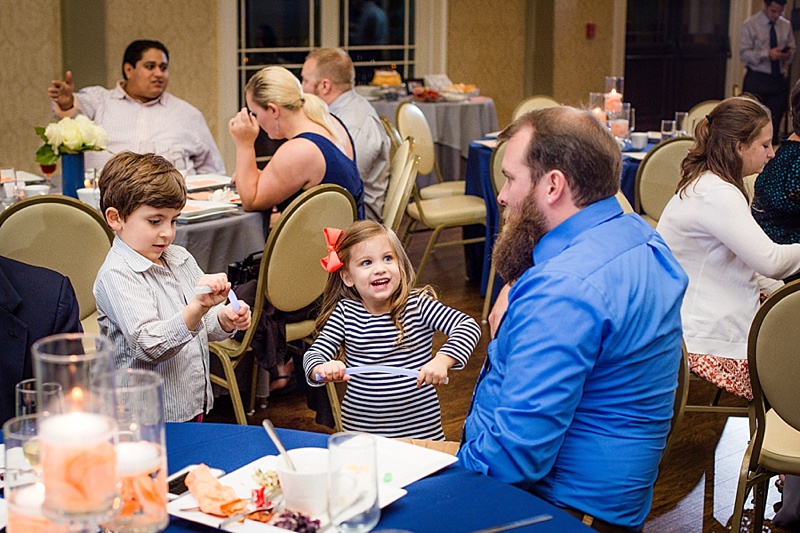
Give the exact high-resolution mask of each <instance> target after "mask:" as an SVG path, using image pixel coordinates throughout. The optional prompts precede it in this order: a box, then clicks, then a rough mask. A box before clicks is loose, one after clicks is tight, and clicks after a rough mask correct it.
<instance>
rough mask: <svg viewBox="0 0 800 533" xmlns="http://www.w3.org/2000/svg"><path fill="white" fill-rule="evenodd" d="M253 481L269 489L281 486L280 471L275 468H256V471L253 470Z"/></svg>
mask: <svg viewBox="0 0 800 533" xmlns="http://www.w3.org/2000/svg"><path fill="white" fill-rule="evenodd" d="M253 481H255V482H256V483H258V484H259V485H261V487H262V488H265V489H267V490H269V491H271V490H275V489H277V488H278V487H280V486H281V482H280V480H279V479H278V473H277V472H276V471H275V470H266V471H264V470H261V469H260V468H256V471H255V472H253Z"/></svg>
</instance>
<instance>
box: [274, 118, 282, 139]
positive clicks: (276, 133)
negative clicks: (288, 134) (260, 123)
mask: <svg viewBox="0 0 800 533" xmlns="http://www.w3.org/2000/svg"><path fill="white" fill-rule="evenodd" d="M280 136H281V127H280V124H278V118H277V117H275V137H280Z"/></svg>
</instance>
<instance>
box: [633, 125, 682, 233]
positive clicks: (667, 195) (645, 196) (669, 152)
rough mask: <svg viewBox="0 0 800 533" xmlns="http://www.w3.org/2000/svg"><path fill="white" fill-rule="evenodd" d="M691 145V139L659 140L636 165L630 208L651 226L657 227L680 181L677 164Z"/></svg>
mask: <svg viewBox="0 0 800 533" xmlns="http://www.w3.org/2000/svg"><path fill="white" fill-rule="evenodd" d="M693 143H694V140H693V139H692V138H691V137H677V138H674V139H667V140H666V141H662V142H660V143H658V144H657V145H655V146H654V147H653V149H652V150H650V151H649V152H648V153H647V155H646V156H645V157H644V159H643V160H642V162H641V164H640V165H639V170H638V171H637V172H636V197H635V205H634V208H635V210H636V212H637V213H639V214H640V215H641V216H642V218H643V219H645V220H646V221H647V222H648V223H649V224H650V225H651V226H653V227H656V225H657V224H658V219H659V218H661V213H663V212H664V208H665V207H666V206H667V203H668V202H669V201H670V199H671V198H672V197H673V196H675V190H676V189H677V186H678V182H679V181H680V179H681V161H683V159H684V158H685V157H686V154H687V153H688V152H689V148H691V146H692V144H693Z"/></svg>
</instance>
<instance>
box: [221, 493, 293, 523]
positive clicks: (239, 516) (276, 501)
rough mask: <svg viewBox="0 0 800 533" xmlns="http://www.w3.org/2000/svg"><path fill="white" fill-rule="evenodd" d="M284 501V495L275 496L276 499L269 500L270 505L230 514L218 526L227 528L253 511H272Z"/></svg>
mask: <svg viewBox="0 0 800 533" xmlns="http://www.w3.org/2000/svg"><path fill="white" fill-rule="evenodd" d="M282 501H283V496H278V497H277V498H275V499H274V500H271V501H270V502H269V503H270V505H267V506H264V507H258V508H256V509H253V510H250V511H244V512H241V513H239V514H235V515H233V516H229V517H228V518H226V519H225V520H223V521H222V522H220V523H219V525H218V526H217V529H225V528H226V527H227V526H229V525H231V524H233V523H234V522H238V521H239V520H241V519H242V518H247V517H248V516H250V515H251V514H253V513H258V512H261V511H265V512H269V511H272V510H273V509H275V507H277V506H278V504H279V503H281V502H282Z"/></svg>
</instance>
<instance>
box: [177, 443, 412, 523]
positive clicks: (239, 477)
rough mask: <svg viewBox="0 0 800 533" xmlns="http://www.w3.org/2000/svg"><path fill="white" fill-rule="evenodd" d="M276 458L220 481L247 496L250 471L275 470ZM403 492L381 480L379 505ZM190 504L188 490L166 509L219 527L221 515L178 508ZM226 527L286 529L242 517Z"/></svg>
mask: <svg viewBox="0 0 800 533" xmlns="http://www.w3.org/2000/svg"><path fill="white" fill-rule="evenodd" d="M277 460H278V457H277V456H275V455H268V456H266V457H262V458H261V459H257V460H255V461H253V462H252V463H250V464H248V465H245V466H243V467H242V468H240V469H238V470H234V471H233V472H231V473H230V474H228V475H225V476H222V477H221V478H220V479H219V481H220V483H222V484H223V485H228V486H230V487H232V488H233V490H234V491H236V495H237V496H239V497H240V498H250V495H251V491H252V490H253V489H256V488H258V484H257V483H256V482H255V481H253V477H252V476H253V472H255V470H256V468H260V469H261V470H274V469H275V462H276V461H277ZM406 494H407V492H406V491H405V490H404V489H401V488H399V487H396V486H393V484H381V485H380V487H379V488H378V504H379V505H380V507H381V508H384V507H386V506H387V505H389V504H390V503H392V502H394V501H396V500H399V499H400V498H402V497H403V496H405V495H406ZM192 507H197V500H195V498H194V496H192V495H191V494H187V495H185V496H181V497H180V498H178V499H177V500H172V501H171V502H169V503H168V504H167V511H168V512H169V514H171V515H172V516H176V517H178V518H183V519H185V520H190V521H192V522H197V523H199V524H205V525H207V526H211V527H213V528H217V527H219V524H220V522H222V520H223V519H222V518H218V517H216V516H212V515H209V514H205V513H201V512H200V511H181V509H186V508H192ZM315 518H318V519H319V520H320V522H322V524H323V525H324V524H325V523H326V522H327V516H318V517H315ZM227 530H228V531H232V532H235V533H245V532H248V531H252V532H254V533H255V532H260V533H263V532H265V531H283V532H284V533H285V531H286V530H285V529H280V528H276V527H273V526H270V525H268V524H264V523H261V522H256V521H254V520H245V521H244V522H236V523H233V524H231V525H229V526H227Z"/></svg>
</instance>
